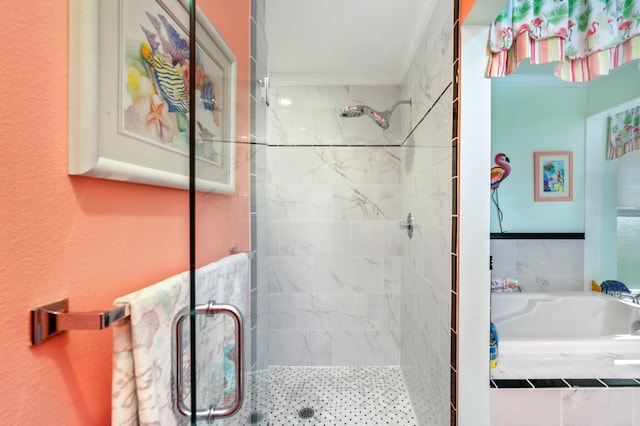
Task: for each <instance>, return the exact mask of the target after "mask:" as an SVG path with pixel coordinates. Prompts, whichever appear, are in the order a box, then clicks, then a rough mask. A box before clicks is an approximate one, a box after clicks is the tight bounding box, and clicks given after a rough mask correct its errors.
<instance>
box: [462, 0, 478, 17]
mask: <svg viewBox="0 0 640 426" xmlns="http://www.w3.org/2000/svg"><path fill="white" fill-rule="evenodd" d="M459 1H460V22H464V20H465V18H466V17H467V15H468V14H469V11H470V10H471V8H472V7H473V5H474V4H475V2H476V0H459Z"/></svg>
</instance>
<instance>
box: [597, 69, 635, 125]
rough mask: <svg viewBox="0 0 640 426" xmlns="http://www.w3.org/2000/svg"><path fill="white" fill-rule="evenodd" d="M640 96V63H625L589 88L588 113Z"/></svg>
mask: <svg viewBox="0 0 640 426" xmlns="http://www.w3.org/2000/svg"><path fill="white" fill-rule="evenodd" d="M638 96H640V65H639V63H638V61H636V62H632V63H630V64H627V65H625V66H624V67H623V68H620V69H618V70H616V71H615V72H613V73H612V74H611V75H609V76H608V77H603V78H601V79H597V80H595V81H594V82H593V83H592V84H591V85H590V86H589V87H588V89H587V115H593V114H596V113H598V112H600V111H604V110H606V109H609V108H611V107H614V106H616V105H618V104H621V103H623V102H627V101H630V100H632V99H635V98H637V97H638Z"/></svg>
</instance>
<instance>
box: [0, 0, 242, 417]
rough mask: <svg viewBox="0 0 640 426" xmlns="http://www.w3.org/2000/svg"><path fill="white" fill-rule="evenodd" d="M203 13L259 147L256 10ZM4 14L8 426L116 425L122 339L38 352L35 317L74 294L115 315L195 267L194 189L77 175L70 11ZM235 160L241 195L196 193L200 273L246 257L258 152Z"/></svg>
mask: <svg viewBox="0 0 640 426" xmlns="http://www.w3.org/2000/svg"><path fill="white" fill-rule="evenodd" d="M81 1H86V0H81ZM109 1H113V0H109ZM203 3H206V9H205V13H207V14H208V15H209V16H214V14H213V11H214V10H215V11H216V13H215V16H218V17H220V16H224V18H225V19H224V21H222V20H220V22H216V21H215V20H214V25H216V26H217V27H218V29H219V31H220V32H221V33H222V35H223V37H224V38H225V39H226V41H227V43H228V44H229V46H230V48H231V50H232V51H233V52H234V54H235V55H236V57H237V60H238V62H237V72H238V74H237V76H238V88H237V99H238V105H237V119H236V120H237V137H238V140H240V141H242V140H244V139H243V138H246V140H248V136H249V106H248V100H249V83H248V80H249V50H250V38H249V29H250V26H249V24H250V20H249V17H250V1H249V0H243V1H238V0H233V1H228V0H227V1H224V0H216V1H212V0H208V1H207V2H203ZM0 7H1V8H2V14H3V19H2V25H1V26H0V39H1V40H3V42H2V45H1V46H0V52H1V53H2V55H1V56H2V57H3V58H4V60H3V63H4V64H5V65H9V64H10V66H5V67H3V71H2V72H1V73H0V92H1V93H2V99H3V101H4V102H3V106H4V108H3V111H2V113H0V131H1V132H2V135H3V136H2V147H3V151H2V163H3V167H2V173H1V174H0V184H1V187H2V192H0V206H1V211H0V215H1V219H2V226H0V258H1V259H2V262H1V263H0V289H1V291H2V298H1V299H0V321H2V333H1V335H0V336H1V342H2V363H1V364H0V377H2V381H1V382H0V383H1V384H0V387H1V395H2V398H0V424H3V425H13V424H48V425H65V426H68V425H108V424H110V422H111V419H110V410H111V407H110V402H111V401H110V398H111V349H112V331H111V330H103V331H72V332H68V333H65V334H63V335H61V336H58V337H56V338H54V339H52V340H50V341H48V342H45V343H44V344H42V345H40V346H37V347H32V346H30V342H29V338H30V336H29V332H28V323H29V322H28V319H29V310H30V309H32V308H35V307H37V306H40V305H43V304H46V303H49V302H53V301H56V300H59V299H63V298H69V299H70V304H71V309H72V310H77V311H90V310H99V309H106V308H108V307H110V306H111V303H112V301H113V300H114V299H115V298H116V297H118V296H121V295H123V294H126V293H129V292H131V291H134V290H137V289H139V288H142V287H145V286H148V285H151V284H153V283H155V282H157V281H159V280H161V279H164V278H166V277H168V276H171V275H173V274H176V273H179V272H182V271H185V270H187V269H188V268H189V263H188V262H189V233H188V232H189V210H188V192H187V191H181V190H174V189H168V188H160V187H153V186H146V185H138V184H128V183H123V182H115V181H108V180H102V179H93V178H85V177H78V176H68V175H67V99H68V97H67V90H68V82H67V72H68V65H67V61H68V55H67V42H68V40H67V38H68V30H67V27H68V17H67V16H68V4H67V2H66V1H60V0H58V1H55V2H49V3H47V4H46V5H44V4H43V3H42V2H9V1H3V2H2V3H1V6H0ZM203 9H204V7H203ZM221 9H223V10H221ZM237 158H238V171H237V190H236V192H235V194H233V195H230V196H226V195H225V196H221V195H215V194H198V197H197V203H198V210H197V212H198V213H197V214H198V222H197V226H198V228H197V232H198V235H199V238H198V246H197V252H198V264H200V265H201V264H204V263H208V262H210V261H213V260H215V259H218V258H220V257H222V256H224V255H225V254H227V249H228V248H229V247H231V246H238V248H239V249H240V250H245V249H248V245H249V179H248V174H249V162H248V159H249V154H248V147H247V146H246V145H239V146H238V151H237Z"/></svg>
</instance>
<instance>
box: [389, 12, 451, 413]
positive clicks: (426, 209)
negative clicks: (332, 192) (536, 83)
mask: <svg viewBox="0 0 640 426" xmlns="http://www.w3.org/2000/svg"><path fill="white" fill-rule="evenodd" d="M452 22H453V2H449V1H442V0H441V1H437V2H434V9H433V11H432V13H431V17H430V20H429V22H428V24H427V27H426V29H425V32H424V35H423V37H422V40H421V42H420V44H419V46H418V49H417V53H416V56H415V58H414V60H413V63H412V65H411V66H410V68H409V71H408V73H407V76H406V80H405V82H404V84H403V85H402V93H403V94H404V95H405V96H409V95H408V94H410V96H411V97H412V98H413V107H412V108H411V115H410V116H409V117H405V119H408V120H409V123H408V127H409V128H412V129H413V128H414V127H415V129H414V130H413V133H412V134H411V136H410V137H409V139H408V140H407V141H406V142H405V144H404V146H403V152H402V158H403V161H402V163H403V164H402V178H401V181H402V194H403V195H402V206H403V207H402V208H403V211H402V214H403V215H406V214H407V213H409V212H411V213H413V215H414V217H415V221H416V228H415V232H414V235H413V238H412V239H408V238H406V236H405V237H404V238H403V239H402V253H403V256H402V286H401V307H402V308H401V313H402V318H401V322H402V329H401V330H402V336H401V368H402V371H403V373H404V377H405V382H406V385H407V389H408V391H409V395H410V398H411V400H412V401H413V403H414V408H415V411H416V416H417V418H418V420H419V424H421V425H435V424H437V425H445V424H449V423H450V419H449V414H450V407H449V401H450V398H449V396H450V383H451V380H450V368H449V365H450V363H451V362H452V361H451V359H452V355H451V350H452V347H453V348H455V345H453V344H452V343H451V338H450V337H451V318H452V316H451V289H452V287H451V253H452V247H453V245H452V230H451V215H452V170H453V161H455V160H454V158H453V157H452V141H451V139H452V126H453V123H452V115H453V109H452V100H453V99H452V98H453V90H452V75H453V72H452V70H453V66H452V58H453V39H454V37H453V25H452ZM454 238H455V237H454ZM453 359H455V353H454V354H453ZM452 380H453V381H454V383H455V378H453V379H452ZM423 401H429V404H428V405H427V406H426V405H424V404H421V402H423Z"/></svg>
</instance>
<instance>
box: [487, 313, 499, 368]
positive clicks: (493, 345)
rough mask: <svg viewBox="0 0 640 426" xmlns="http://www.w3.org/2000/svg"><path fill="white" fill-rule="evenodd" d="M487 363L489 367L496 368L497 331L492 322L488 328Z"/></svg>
mask: <svg viewBox="0 0 640 426" xmlns="http://www.w3.org/2000/svg"><path fill="white" fill-rule="evenodd" d="M489 365H490V367H491V368H496V366H497V365H498V333H497V332H496V326H495V325H493V323H491V324H490V328H489Z"/></svg>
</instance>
